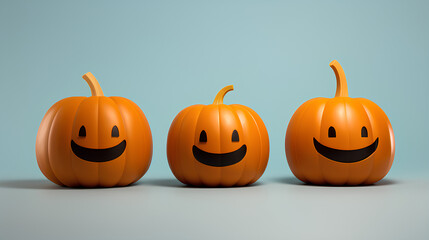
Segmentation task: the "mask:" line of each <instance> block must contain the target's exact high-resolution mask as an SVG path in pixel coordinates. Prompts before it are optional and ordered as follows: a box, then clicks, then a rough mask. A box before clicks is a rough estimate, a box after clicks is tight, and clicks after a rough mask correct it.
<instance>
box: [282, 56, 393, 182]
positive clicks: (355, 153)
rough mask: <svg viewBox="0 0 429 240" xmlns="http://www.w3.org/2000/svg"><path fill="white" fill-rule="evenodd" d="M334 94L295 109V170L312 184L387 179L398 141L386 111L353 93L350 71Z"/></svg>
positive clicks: (290, 149) (338, 71)
mask: <svg viewBox="0 0 429 240" xmlns="http://www.w3.org/2000/svg"><path fill="white" fill-rule="evenodd" d="M330 66H331V68H332V69H333V70H334V72H335V75H336V78H337V92H336V94H335V97H334V98H314V99H311V100H309V101H307V102H305V103H304V104H303V105H302V106H300V107H299V108H298V110H296V112H295V114H294V115H293V116H292V119H291V120H290V122H289V126H288V128H287V132H286V144H285V145H286V156H287V161H288V163H289V166H290V169H291V170H292V172H293V174H294V175H295V176H296V177H297V178H298V179H300V180H301V181H304V182H307V183H313V184H331V185H359V184H364V185H366V184H372V183H375V182H377V181H379V180H380V179H382V178H383V177H384V176H385V175H386V174H387V173H388V172H389V170H390V167H391V166H392V162H393V157H394V153H395V140H394V136H393V130H392V126H391V125H390V122H389V119H388V118H387V116H386V114H385V113H384V112H383V110H382V109H381V108H380V107H378V106H377V105H376V104H375V103H373V102H371V101H370V100H368V99H364V98H350V97H349V96H348V90H347V82H346V78H345V74H344V71H343V69H342V68H341V66H340V64H339V63H338V62H337V61H335V60H334V61H332V62H331V63H330Z"/></svg>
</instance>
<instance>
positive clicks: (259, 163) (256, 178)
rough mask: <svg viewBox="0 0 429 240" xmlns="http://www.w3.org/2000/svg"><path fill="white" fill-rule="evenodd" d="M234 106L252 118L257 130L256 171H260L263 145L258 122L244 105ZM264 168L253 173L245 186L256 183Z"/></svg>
mask: <svg viewBox="0 0 429 240" xmlns="http://www.w3.org/2000/svg"><path fill="white" fill-rule="evenodd" d="M235 106H236V107H237V108H240V109H241V110H243V112H246V114H247V115H248V116H250V117H251V118H252V120H253V123H254V124H255V126H256V129H257V132H258V139H259V145H260V149H259V161H258V167H257V169H258V170H260V169H261V165H262V156H263V149H262V147H263V144H262V136H261V128H260V127H259V124H258V121H256V119H255V117H254V115H253V114H252V112H251V111H250V110H249V109H248V107H246V106H244V105H241V104H236V105H235ZM255 113H256V112H255ZM237 117H238V114H237ZM239 119H240V118H239ZM268 151H269V150H268ZM267 164H268V161H267ZM266 168H267V165H265V167H264V168H263V171H262V173H259V172H258V171H255V175H254V176H253V177H252V178H251V179H250V180H249V181H248V183H247V184H251V183H254V182H256V181H257V180H258V179H259V178H260V177H261V176H262V174H264V172H265V169H266ZM240 178H241V177H240Z"/></svg>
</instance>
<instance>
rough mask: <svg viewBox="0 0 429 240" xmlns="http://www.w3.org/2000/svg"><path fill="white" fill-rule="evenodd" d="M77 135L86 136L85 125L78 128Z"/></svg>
mask: <svg viewBox="0 0 429 240" xmlns="http://www.w3.org/2000/svg"><path fill="white" fill-rule="evenodd" d="M79 137H86V129H85V126H82V127H80V129H79Z"/></svg>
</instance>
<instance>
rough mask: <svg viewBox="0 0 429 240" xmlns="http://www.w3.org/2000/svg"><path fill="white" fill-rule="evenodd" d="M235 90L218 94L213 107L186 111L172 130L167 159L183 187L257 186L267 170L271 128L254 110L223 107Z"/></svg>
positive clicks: (227, 89)
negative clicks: (253, 184)
mask: <svg viewBox="0 0 429 240" xmlns="http://www.w3.org/2000/svg"><path fill="white" fill-rule="evenodd" d="M231 90H233V86H232V85H231V86H227V87H225V88H223V89H222V90H220V92H219V93H218V94H217V95H216V97H215V100H214V102H213V104H210V105H193V106H190V107H187V108H185V109H184V110H182V111H181V112H180V113H179V114H178V115H177V116H176V118H175V119H174V120H173V123H172V124H171V126H170V130H169V133H168V140H167V157H168V163H169V165H170V168H171V170H172V172H173V174H174V176H176V178H177V179H178V180H179V181H181V182H182V183H184V184H189V185H194V186H209V187H218V186H219V187H230V186H243V185H247V184H251V183H254V182H255V181H256V180H258V179H259V178H260V177H261V176H262V174H263V173H264V171H265V168H266V166H267V162H268V156H269V139H268V133H267V129H266V128H265V125H264V123H263V122H262V119H261V118H260V117H259V116H258V114H257V113H256V112H255V111H253V110H252V109H250V108H249V107H246V106H243V105H240V104H232V105H226V104H223V98H224V96H225V94H226V93H227V92H228V91H231Z"/></svg>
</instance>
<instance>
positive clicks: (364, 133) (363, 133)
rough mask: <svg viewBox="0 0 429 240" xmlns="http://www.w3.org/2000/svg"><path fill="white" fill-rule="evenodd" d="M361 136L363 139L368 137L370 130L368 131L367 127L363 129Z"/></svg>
mask: <svg viewBox="0 0 429 240" xmlns="http://www.w3.org/2000/svg"><path fill="white" fill-rule="evenodd" d="M360 134H361V136H362V137H368V130H367V129H366V127H362V130H361V131H360Z"/></svg>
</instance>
